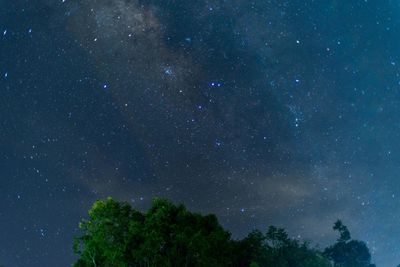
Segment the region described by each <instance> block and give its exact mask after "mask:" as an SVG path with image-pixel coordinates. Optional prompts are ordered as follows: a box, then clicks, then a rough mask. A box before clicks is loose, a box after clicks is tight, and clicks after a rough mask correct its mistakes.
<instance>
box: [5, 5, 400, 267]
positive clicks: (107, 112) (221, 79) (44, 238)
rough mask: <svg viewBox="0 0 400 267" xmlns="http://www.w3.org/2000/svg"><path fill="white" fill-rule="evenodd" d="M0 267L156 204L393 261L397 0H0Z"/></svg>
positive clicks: (54, 256)
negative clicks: (127, 209) (109, 213)
mask: <svg viewBox="0 0 400 267" xmlns="http://www.w3.org/2000/svg"><path fill="white" fill-rule="evenodd" d="M0 90H1V98H0V227H1V229H2V237H1V240H0V261H1V262H3V263H4V264H5V265H6V266H23V267H39V266H41V267H42V266H69V265H70V264H71V263H72V262H73V260H74V257H73V253H72V238H73V236H74V235H76V234H77V226H78V222H79V221H80V219H81V218H82V217H84V216H85V214H86V212H87V210H88V209H89V208H90V206H91V204H92V203H93V201H95V200H96V199H98V198H103V197H106V196H114V197H115V198H117V199H120V200H127V201H129V202H131V203H132V205H133V206H134V207H136V208H138V209H145V208H147V207H148V206H149V203H150V201H151V199H152V198H153V197H155V196H159V197H167V198H170V199H172V200H174V201H176V202H183V203H185V204H186V205H187V206H188V207H189V208H190V209H192V210H196V211H201V212H204V213H210V212H211V213H216V214H217V215H218V217H219V219H220V221H221V223H222V224H223V225H224V226H225V227H227V228H228V229H229V230H230V231H231V232H232V233H233V234H234V236H236V237H241V236H243V235H244V234H245V233H247V232H249V231H250V230H251V229H253V228H254V227H257V228H259V229H261V230H263V229H266V227H267V226H268V225H270V224H275V225H278V226H282V227H285V228H287V229H288V231H289V233H290V235H292V236H294V237H299V238H302V239H303V238H304V239H310V240H312V241H313V242H314V243H318V244H320V245H321V246H322V247H324V246H326V245H327V244H329V243H332V242H333V241H334V240H335V235H334V233H333V231H332V229H331V226H332V224H333V222H334V221H335V220H336V219H338V218H340V219H342V220H343V221H344V223H345V224H347V225H348V227H349V228H350V230H351V232H352V235H353V236H354V237H355V238H359V239H362V240H364V241H366V242H367V244H368V246H369V248H370V250H371V252H372V253H373V259H374V261H375V262H376V263H377V264H378V266H395V265H396V264H399V263H400V251H399V248H398V242H399V240H400V230H399V223H400V216H399V215H400V205H399V204H400V172H399V171H400V141H399V140H400V139H399V138H400V119H399V116H400V3H399V2H398V1H394V0H393V1H390V0H383V1H371V0H370V1H367V0H362V1H361V0H351V1H338V0H337V1H334V0H329V1H312V0H309V1H304V0H302V1H300V0H299V1H297V0H294V1H279V0H264V1H258V0H256V1H249V0H229V1H228V0H208V1H188V0H150V1H149V0H148V1H144V0H132V1H128V0H88V1H76V0H65V1H62V0H59V1H53V0H51V1H50V0H38V1H28V0H26V1H22V0H21V1H0Z"/></svg>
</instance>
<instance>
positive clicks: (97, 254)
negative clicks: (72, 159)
mask: <svg viewBox="0 0 400 267" xmlns="http://www.w3.org/2000/svg"><path fill="white" fill-rule="evenodd" d="M80 228H81V230H82V235H81V236H80V237H77V238H76V239H75V243H74V251H75V252H76V253H77V254H78V256H79V259H78V261H77V262H76V263H75V264H74V267H89V266H90V267H100V266H101V267H115V266H118V267H271V266H273V267H332V266H335V267H339V266H340V267H371V266H373V265H371V264H370V260H371V256H370V254H369V251H368V248H367V247H366V245H365V244H364V243H363V242H361V241H357V240H351V236H350V232H349V231H348V229H347V227H346V226H344V225H343V223H342V222H340V221H338V222H336V223H335V225H334V230H336V231H338V232H339V234H340V237H339V239H338V240H337V243H335V244H334V245H333V246H331V247H329V248H327V249H326V250H325V251H324V253H322V252H321V251H319V250H318V249H316V248H312V247H310V245H309V244H308V243H307V242H300V241H298V240H296V239H292V238H290V237H289V236H288V234H287V233H286V231H285V230H284V229H282V228H277V227H274V226H270V227H269V228H268V230H267V232H266V233H265V234H263V233H262V232H260V231H258V230H254V231H252V232H251V233H249V234H248V236H247V237H245V238H244V239H242V240H233V239H231V236H230V233H229V232H227V231H225V230H224V229H223V228H222V227H221V225H220V224H219V223H218V220H217V218H216V217H215V216H214V215H207V216H203V215H200V214H197V213H191V212H189V211H187V210H186V208H185V207H184V206H183V205H174V204H172V203H171V202H169V201H167V200H163V199H155V200H154V201H153V205H152V207H151V208H150V209H149V210H148V211H147V212H145V213H142V212H139V211H136V210H134V209H132V208H131V206H130V205H129V204H127V203H121V202H117V201H114V200H113V199H111V198H108V199H106V200H101V201H97V202H96V203H95V204H94V205H93V207H92V209H91V210H90V211H89V219H88V220H83V221H82V222H81V224H80ZM332 264H334V265H332Z"/></svg>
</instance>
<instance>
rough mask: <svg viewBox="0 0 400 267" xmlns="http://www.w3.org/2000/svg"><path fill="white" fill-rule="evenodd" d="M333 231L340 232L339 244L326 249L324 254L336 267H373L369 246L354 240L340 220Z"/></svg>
mask: <svg viewBox="0 0 400 267" xmlns="http://www.w3.org/2000/svg"><path fill="white" fill-rule="evenodd" d="M333 230H335V231H338V232H339V238H338V239H337V242H336V243H335V244H334V245H332V246H330V247H328V248H326V249H325V251H324V254H325V255H326V256H327V257H328V258H329V259H330V260H331V261H332V262H333V264H334V266H335V267H372V266H375V265H373V264H371V254H370V252H369V249H368V247H367V245H366V244H365V243H364V242H362V241H359V240H352V239H351V235H350V232H349V230H348V229H347V227H346V226H345V225H343V223H342V222H341V221H340V220H338V221H336V222H335V224H334V226H333Z"/></svg>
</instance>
